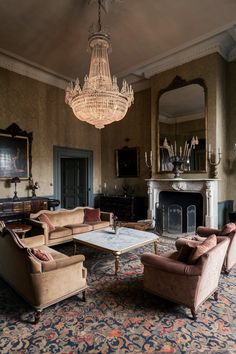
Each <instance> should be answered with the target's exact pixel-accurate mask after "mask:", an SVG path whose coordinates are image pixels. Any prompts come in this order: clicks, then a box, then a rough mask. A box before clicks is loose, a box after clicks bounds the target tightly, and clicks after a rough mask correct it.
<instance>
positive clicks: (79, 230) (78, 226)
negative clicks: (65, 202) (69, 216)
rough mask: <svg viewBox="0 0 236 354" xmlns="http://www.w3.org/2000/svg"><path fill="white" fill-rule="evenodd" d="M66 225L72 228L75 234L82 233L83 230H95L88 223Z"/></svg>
mask: <svg viewBox="0 0 236 354" xmlns="http://www.w3.org/2000/svg"><path fill="white" fill-rule="evenodd" d="M65 227H67V228H68V229H71V230H72V234H73V235H75V234H81V233H82V232H89V231H92V230H93V228H92V226H91V225H88V224H72V225H65Z"/></svg>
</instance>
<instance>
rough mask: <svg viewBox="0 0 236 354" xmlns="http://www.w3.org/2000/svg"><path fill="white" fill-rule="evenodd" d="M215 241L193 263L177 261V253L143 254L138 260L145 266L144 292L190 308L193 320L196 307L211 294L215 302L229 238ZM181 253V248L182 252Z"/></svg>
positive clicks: (178, 254) (178, 252)
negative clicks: (214, 244) (213, 244)
mask: <svg viewBox="0 0 236 354" xmlns="http://www.w3.org/2000/svg"><path fill="white" fill-rule="evenodd" d="M185 241H186V242H189V240H185ZM190 242H194V241H190ZM216 242H218V243H217V244H216V246H215V247H213V248H212V249H210V250H209V251H208V252H206V253H204V254H202V256H200V257H199V259H198V260H197V261H196V263H195V264H188V263H186V261H185V262H184V261H180V260H178V259H179V256H180V251H177V252H172V253H168V254H165V255H163V256H160V255H155V254H151V253H150V254H149V253H147V254H144V255H143V256H142V257H141V261H142V263H143V265H144V280H143V282H144V289H145V290H146V291H148V292H151V293H154V294H156V295H158V296H160V297H163V298H166V299H168V300H170V301H173V302H175V303H178V304H182V305H185V306H187V307H189V308H190V309H191V313H192V316H193V318H196V311H197V310H198V308H199V306H200V305H201V304H202V303H203V302H204V301H206V300H207V299H208V298H209V297H210V296H211V295H212V294H214V297H215V299H217V296H218V293H217V289H218V282H219V277H220V272H221V268H222V264H223V261H224V257H225V254H226V251H227V248H228V245H229V239H228V238H227V237H221V238H220V237H219V238H217V240H216V238H215V243H216ZM182 246H183V244H182ZM191 246H193V247H194V245H191ZM183 250H184V248H181V252H182V253H183Z"/></svg>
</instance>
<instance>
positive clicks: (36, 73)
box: [0, 24, 236, 91]
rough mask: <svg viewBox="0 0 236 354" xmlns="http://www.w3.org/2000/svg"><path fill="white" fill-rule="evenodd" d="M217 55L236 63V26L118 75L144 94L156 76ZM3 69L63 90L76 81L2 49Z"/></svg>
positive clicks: (204, 37) (0, 62)
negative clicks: (202, 58) (214, 54)
mask: <svg viewBox="0 0 236 354" xmlns="http://www.w3.org/2000/svg"><path fill="white" fill-rule="evenodd" d="M216 52H217V53H219V54H220V55H221V56H222V57H223V58H224V59H225V60H227V61H233V60H235V59H236V25H235V24H231V25H229V26H228V27H227V28H224V29H221V30H219V32H218V33H212V34H207V35H206V36H203V37H201V38H198V39H197V40H195V41H191V42H188V43H186V44H185V45H183V46H180V47H177V48H175V49H173V50H171V51H168V52H166V53H165V54H164V55H161V56H156V57H154V58H152V59H150V60H148V61H147V62H145V63H142V64H140V65H137V66H135V67H132V68H129V69H127V70H126V71H123V72H120V73H114V74H115V75H116V76H117V77H119V78H126V80H127V81H128V82H129V83H130V84H131V83H132V84H135V87H134V89H135V91H141V90H143V89H146V88H148V87H150V82H149V79H150V78H151V77H152V76H154V75H156V74H158V73H160V72H163V71H166V70H169V69H172V68H174V67H177V66H179V65H182V64H184V63H187V62H190V61H192V60H195V59H198V58H201V57H204V56H206V55H209V54H212V53H216ZM0 67H2V68H5V69H7V70H10V71H13V72H16V73H18V74H20V75H24V76H26V77H30V78H32V79H35V80H38V81H41V82H44V83H46V84H49V85H52V86H56V87H59V88H61V89H63V90H64V89H65V88H66V87H67V85H68V82H70V81H72V79H71V78H69V77H65V76H63V75H60V74H58V73H56V72H53V71H51V70H48V69H47V68H45V67H42V66H40V65H37V64H36V63H33V62H30V61H28V60H26V59H24V58H22V57H19V56H17V55H15V54H13V53H10V52H7V51H5V50H3V49H0Z"/></svg>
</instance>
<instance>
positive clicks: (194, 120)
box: [158, 76, 207, 173]
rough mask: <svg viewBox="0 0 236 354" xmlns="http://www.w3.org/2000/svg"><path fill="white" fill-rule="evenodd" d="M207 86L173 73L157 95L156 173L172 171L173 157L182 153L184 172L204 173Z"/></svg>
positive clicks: (199, 81) (197, 80)
mask: <svg viewBox="0 0 236 354" xmlns="http://www.w3.org/2000/svg"><path fill="white" fill-rule="evenodd" d="M206 95H207V90H206V85H205V82H204V80H202V79H196V80H191V81H185V80H183V79H182V78H180V77H179V76H176V77H175V79H174V80H173V82H172V83H171V84H170V85H169V86H168V87H167V88H166V89H164V90H161V92H160V94H159V97H158V132H159V134H158V144H159V148H158V151H159V154H158V160H159V161H158V172H170V171H172V170H173V167H174V166H173V163H172V161H173V158H171V157H173V156H174V157H175V155H177V158H178V156H179V157H180V158H181V156H182V157H183V156H185V158H184V163H183V165H182V169H183V172H184V173H185V172H189V173H196V172H206V166H207V163H206V162H207V160H206V157H207V156H206V122H207V109H206Z"/></svg>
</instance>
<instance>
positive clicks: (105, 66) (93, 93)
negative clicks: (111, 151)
mask: <svg viewBox="0 0 236 354" xmlns="http://www.w3.org/2000/svg"><path fill="white" fill-rule="evenodd" d="M89 47H90V49H91V63H90V70H89V76H87V75H86V76H85V78H84V84H83V86H81V85H80V82H79V79H76V81H75V83H73V82H71V83H70V84H69V86H68V87H67V89H66V97H65V101H66V103H67V104H68V105H69V106H70V107H71V108H72V110H73V112H74V114H75V116H76V117H77V118H78V119H80V120H81V121H85V122H87V123H89V124H92V125H95V127H96V128H98V129H101V128H104V126H105V125H107V124H110V123H112V122H116V121H119V120H121V119H122V118H124V116H125V115H126V113H127V110H128V108H129V107H130V105H131V104H132V103H133V102H134V93H133V89H132V87H131V86H130V85H128V84H127V82H126V81H125V80H124V81H123V85H122V88H121V90H120V89H119V87H118V84H117V78H116V77H115V76H113V78H111V73H110V66H109V59H108V51H109V49H110V47H111V45H110V38H109V35H108V34H107V33H106V32H105V31H103V30H102V27H101V0H98V28H97V30H95V31H93V33H92V34H91V36H90V37H89Z"/></svg>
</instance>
